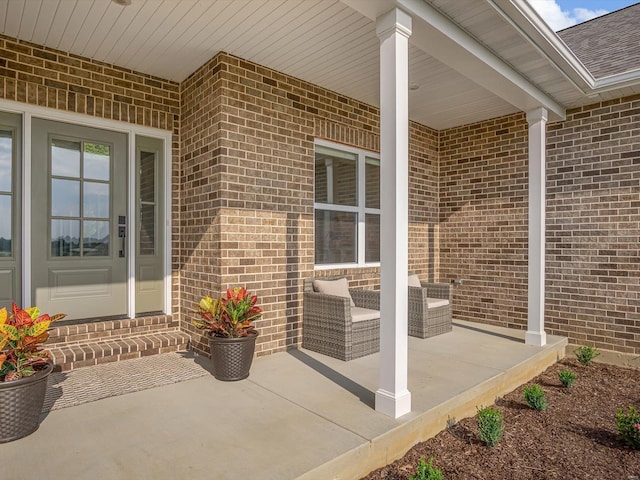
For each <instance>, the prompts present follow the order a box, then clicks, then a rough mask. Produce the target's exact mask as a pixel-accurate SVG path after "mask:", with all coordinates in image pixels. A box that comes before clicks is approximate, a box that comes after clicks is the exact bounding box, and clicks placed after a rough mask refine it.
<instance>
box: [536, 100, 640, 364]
mask: <svg viewBox="0 0 640 480" xmlns="http://www.w3.org/2000/svg"><path fill="white" fill-rule="evenodd" d="M546 286H547V296H546V321H547V325H548V331H550V332H551V333H559V334H562V335H568V336H569V339H570V341H571V342H572V343H576V344H587V343H588V344H595V345H596V346H598V347H600V348H603V349H607V350H615V351H617V352H624V353H631V354H636V355H637V354H638V353H640V96H635V97H630V98H623V99H616V100H612V101H608V102H605V103H600V104H596V105H591V106H588V107H583V108H580V109H576V110H571V111H569V112H568V113H567V119H566V120H565V121H563V122H558V123H553V124H549V125H548V128H547V280H546Z"/></svg>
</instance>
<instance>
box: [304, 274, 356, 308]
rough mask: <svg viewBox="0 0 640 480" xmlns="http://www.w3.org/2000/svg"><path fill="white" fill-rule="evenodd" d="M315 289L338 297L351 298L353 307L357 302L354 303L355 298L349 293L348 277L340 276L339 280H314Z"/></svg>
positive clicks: (350, 301)
mask: <svg viewBox="0 0 640 480" xmlns="http://www.w3.org/2000/svg"><path fill="white" fill-rule="evenodd" d="M313 289H314V290H315V291H316V292H318V293H324V294H326V295H334V296H336V297H344V298H348V299H349V303H350V304H351V306H352V307H355V306H356V304H355V303H353V298H351V294H350V293H349V283H348V282H347V279H346V278H339V279H337V280H320V279H315V280H314V281H313Z"/></svg>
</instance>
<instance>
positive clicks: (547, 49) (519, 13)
mask: <svg viewBox="0 0 640 480" xmlns="http://www.w3.org/2000/svg"><path fill="white" fill-rule="evenodd" d="M485 1H486V2H487V3H488V4H489V5H490V6H491V7H492V8H493V9H494V10H495V11H496V12H497V13H498V14H499V15H500V16H501V17H502V18H503V19H504V20H505V21H506V22H507V23H509V24H510V25H511V26H512V27H513V28H514V29H515V30H516V31H517V32H518V33H519V34H520V35H521V36H522V37H523V38H525V39H526V40H528V41H529V43H531V45H533V46H534V48H536V49H537V50H538V52H539V53H540V54H541V55H542V56H544V57H545V58H546V59H547V60H549V62H550V63H551V64H552V65H553V66H555V67H556V69H557V70H558V72H560V73H561V74H562V75H563V76H564V77H565V78H566V79H567V80H569V81H570V82H571V83H572V84H573V85H574V86H575V87H576V88H577V89H578V90H580V91H581V92H582V93H584V94H588V93H589V90H590V89H591V88H593V85H594V82H595V79H594V78H593V75H591V73H590V72H589V70H588V69H587V68H586V67H585V66H584V65H583V64H582V62H581V61H580V59H579V58H578V57H576V55H575V53H573V50H571V49H570V48H569V47H567V45H566V44H565V43H564V42H563V41H562V39H561V38H560V37H559V36H558V35H557V34H556V32H554V31H553V30H552V29H551V27H549V25H547V23H546V22H545V21H544V20H543V19H542V17H540V15H539V14H538V12H537V11H536V10H535V9H534V8H533V7H532V6H531V5H529V2H527V1H526V0H485Z"/></svg>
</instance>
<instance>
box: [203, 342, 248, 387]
mask: <svg viewBox="0 0 640 480" xmlns="http://www.w3.org/2000/svg"><path fill="white" fill-rule="evenodd" d="M256 338H258V332H256V331H255V330H254V331H253V332H250V333H249V335H247V336H246V337H241V338H222V337H211V336H210V337H209V348H210V349H211V360H212V362H213V376H214V377H216V378H217V379H218V380H222V381H224V382H232V381H236V380H242V379H244V378H247V377H248V376H249V369H250V368H251V362H252V361H253V353H254V352H255V349H256Z"/></svg>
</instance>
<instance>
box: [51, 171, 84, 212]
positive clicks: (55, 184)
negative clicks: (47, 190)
mask: <svg viewBox="0 0 640 480" xmlns="http://www.w3.org/2000/svg"><path fill="white" fill-rule="evenodd" d="M51 215H53V216H54V217H78V216H80V182H79V181H77V180H63V179H60V178H53V179H51Z"/></svg>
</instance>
